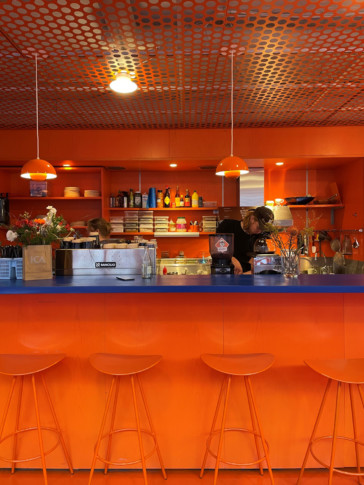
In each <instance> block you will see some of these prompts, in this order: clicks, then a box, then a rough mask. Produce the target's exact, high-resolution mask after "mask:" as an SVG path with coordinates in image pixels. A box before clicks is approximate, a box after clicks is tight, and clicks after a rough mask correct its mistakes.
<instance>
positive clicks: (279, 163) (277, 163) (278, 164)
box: [276, 162, 284, 167]
mask: <svg viewBox="0 0 364 485" xmlns="http://www.w3.org/2000/svg"><path fill="white" fill-rule="evenodd" d="M276 165H277V166H278V167H280V166H281V165H284V162H276Z"/></svg>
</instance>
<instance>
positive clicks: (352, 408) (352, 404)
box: [349, 384, 360, 483]
mask: <svg viewBox="0 0 364 485" xmlns="http://www.w3.org/2000/svg"><path fill="white" fill-rule="evenodd" d="M349 395H350V407H351V417H352V420H353V433H354V442H355V456H356V471H357V472H358V473H360V453H359V445H358V443H357V437H358V433H357V427H356V414H355V406H354V396H353V385H352V384H349ZM358 483H360V477H358Z"/></svg>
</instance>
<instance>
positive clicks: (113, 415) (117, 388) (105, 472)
mask: <svg viewBox="0 0 364 485" xmlns="http://www.w3.org/2000/svg"><path fill="white" fill-rule="evenodd" d="M119 384H120V377H119V376H118V377H117V378H116V389H115V396H114V403H113V408H112V415H111V423H110V430H109V438H108V441H107V451H106V461H110V454H111V442H112V438H113V435H112V433H113V431H114V423H115V416H116V409H117V404H118V398H119ZM108 469H109V463H105V467H104V474H105V475H106V474H107V472H108Z"/></svg>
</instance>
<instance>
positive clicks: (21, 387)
mask: <svg viewBox="0 0 364 485" xmlns="http://www.w3.org/2000/svg"><path fill="white" fill-rule="evenodd" d="M19 384H20V385H19V395H18V405H17V409H16V418H15V430H14V431H15V432H14V441H13V461H12V463H11V473H12V474H13V473H14V472H15V461H16V450H17V445H18V431H19V421H20V410H21V401H22V398H23V385H24V377H23V376H21V377H20V383H19Z"/></svg>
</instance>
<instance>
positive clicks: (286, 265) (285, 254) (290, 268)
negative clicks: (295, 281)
mask: <svg viewBox="0 0 364 485" xmlns="http://www.w3.org/2000/svg"><path fill="white" fill-rule="evenodd" d="M281 260H282V274H283V275H284V276H286V277H287V278H297V276H298V275H299V257H298V254H297V253H296V252H295V251H289V250H287V251H282V254H281Z"/></svg>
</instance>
